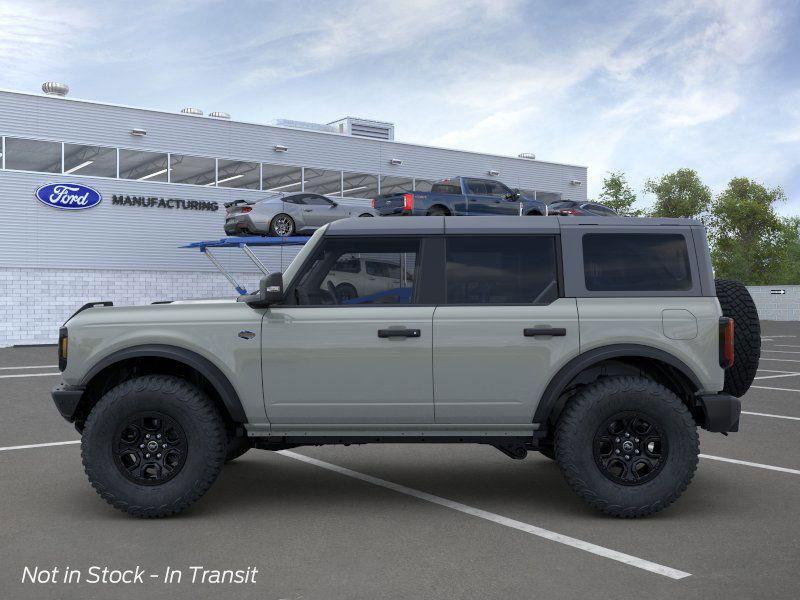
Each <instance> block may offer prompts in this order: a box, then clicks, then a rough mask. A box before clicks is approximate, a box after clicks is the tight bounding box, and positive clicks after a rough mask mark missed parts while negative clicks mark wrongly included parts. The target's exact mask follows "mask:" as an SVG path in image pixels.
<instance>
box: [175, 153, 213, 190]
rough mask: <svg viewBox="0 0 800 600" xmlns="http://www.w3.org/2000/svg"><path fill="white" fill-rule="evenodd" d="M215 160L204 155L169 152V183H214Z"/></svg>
mask: <svg viewBox="0 0 800 600" xmlns="http://www.w3.org/2000/svg"><path fill="white" fill-rule="evenodd" d="M216 170H217V161H216V159H213V158H206V157H204V156H188V155H186V154H171V155H170V157H169V180H170V182H171V183H188V184H191V185H209V186H210V185H214V182H215V181H216V179H215V177H216Z"/></svg>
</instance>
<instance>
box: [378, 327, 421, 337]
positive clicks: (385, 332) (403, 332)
mask: <svg viewBox="0 0 800 600" xmlns="http://www.w3.org/2000/svg"><path fill="white" fill-rule="evenodd" d="M420 335H422V332H421V331H420V330H419V329H378V337H379V338H395V337H404V338H418V337H419V336H420Z"/></svg>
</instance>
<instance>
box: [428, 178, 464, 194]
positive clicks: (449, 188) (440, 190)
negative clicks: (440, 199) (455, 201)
mask: <svg viewBox="0 0 800 600" xmlns="http://www.w3.org/2000/svg"><path fill="white" fill-rule="evenodd" d="M431 192H433V193H434V194H461V184H459V183H458V182H457V181H450V180H445V181H440V182H438V183H435V184H433V186H432V187H431Z"/></svg>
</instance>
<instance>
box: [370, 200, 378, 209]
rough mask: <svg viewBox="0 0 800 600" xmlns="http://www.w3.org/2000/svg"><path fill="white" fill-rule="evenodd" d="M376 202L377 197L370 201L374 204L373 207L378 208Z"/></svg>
mask: <svg viewBox="0 0 800 600" xmlns="http://www.w3.org/2000/svg"><path fill="white" fill-rule="evenodd" d="M375 202H376V199H375V198H373V199H372V201H371V202H370V204H372V208H378V207H377V206H375Z"/></svg>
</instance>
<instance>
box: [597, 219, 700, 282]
mask: <svg viewBox="0 0 800 600" xmlns="http://www.w3.org/2000/svg"><path fill="white" fill-rule="evenodd" d="M583 268H584V278H585V283H586V289H587V290H589V291H595V292H671V291H674V292H678V291H688V290H691V289H692V271H691V267H690V264H689V251H688V248H687V246H686V238H685V237H684V236H683V235H681V234H650V233H590V234H586V235H584V236H583Z"/></svg>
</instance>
